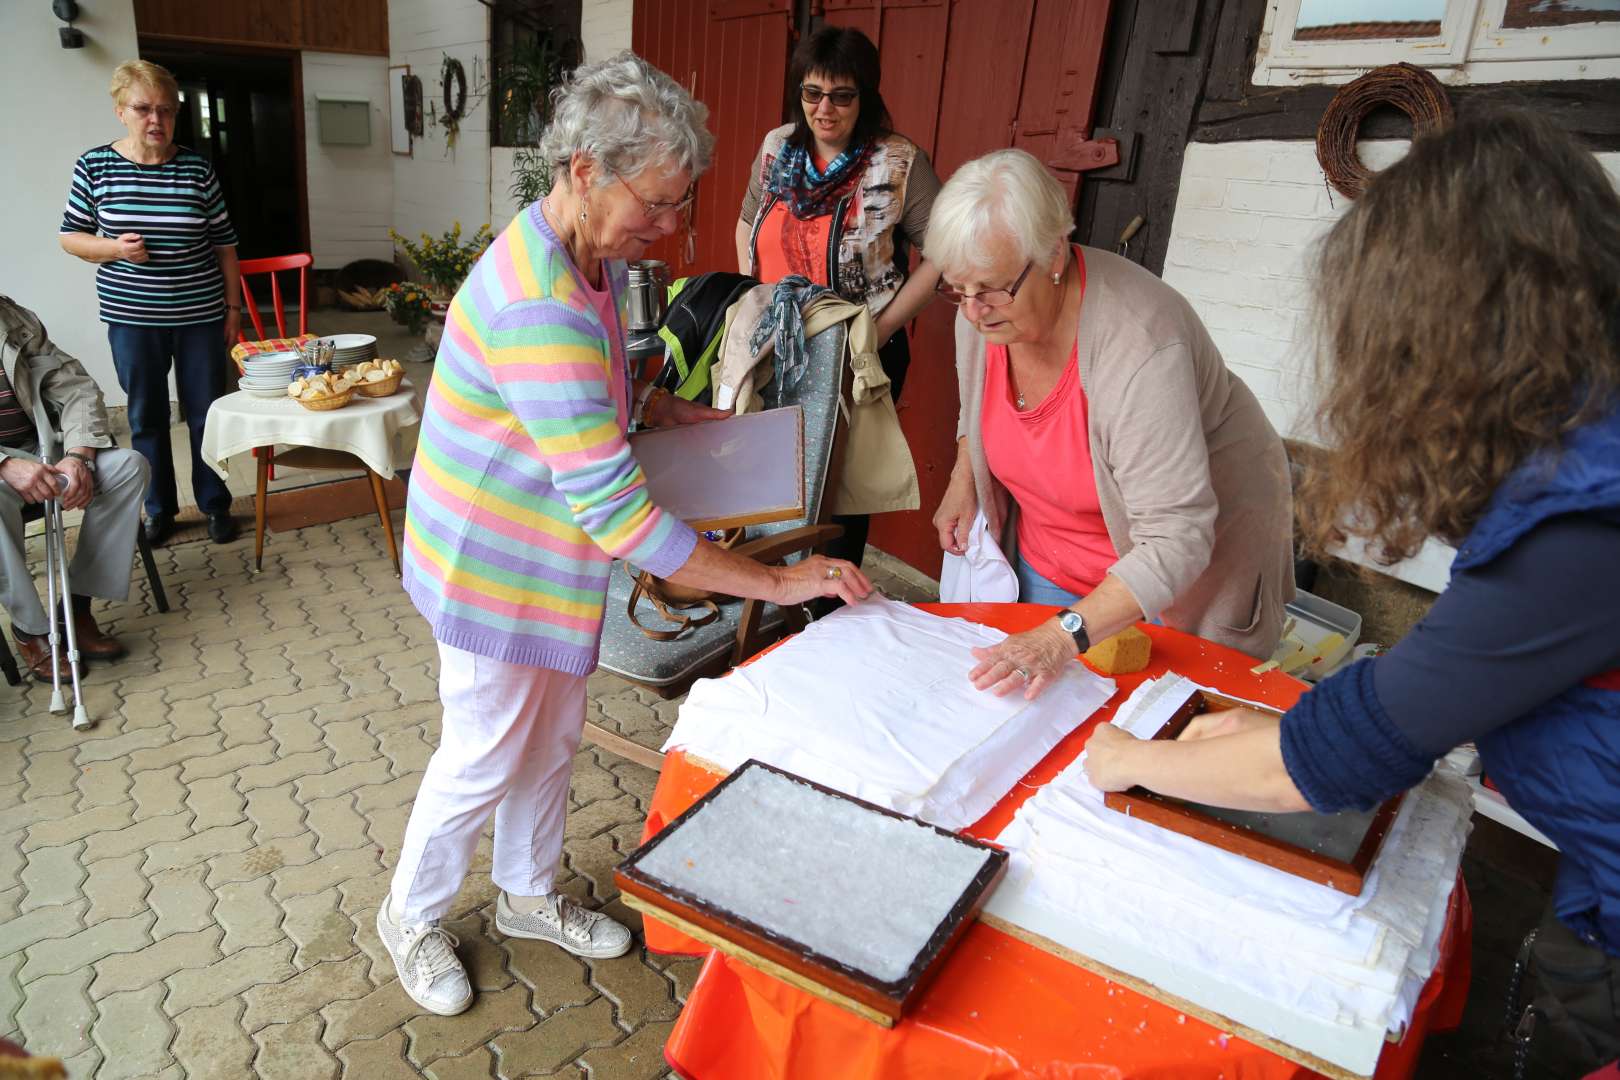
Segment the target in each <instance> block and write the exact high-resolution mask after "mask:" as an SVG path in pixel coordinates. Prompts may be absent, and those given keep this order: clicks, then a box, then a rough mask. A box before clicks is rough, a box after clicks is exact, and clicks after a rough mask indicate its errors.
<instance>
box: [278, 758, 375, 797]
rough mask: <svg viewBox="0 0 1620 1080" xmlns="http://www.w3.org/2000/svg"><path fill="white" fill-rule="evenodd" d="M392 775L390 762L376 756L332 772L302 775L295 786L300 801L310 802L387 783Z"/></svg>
mask: <svg viewBox="0 0 1620 1080" xmlns="http://www.w3.org/2000/svg"><path fill="white" fill-rule="evenodd" d="M392 775H393V773H392V772H391V771H390V770H389V767H388V762H387V761H386V760H385V759H383V758H380V757H374V758H372V759H371V760H370V761H356V762H353V763H351V764H348V765H344V766H342V767H341V768H337V769H333V770H332V771H331V772H325V773H315V774H314V775H311V776H304V777H301V778H299V780H298V781H297V783H296V784H295V785H294V786H295V788H296V790H297V792H298V799H299V801H300V802H303V803H305V804H308V803H310V802H312V801H313V800H315V799H325V798H330V797H331V796H333V795H345V794H347V793H349V792H351V791H353V790H354V789H356V788H359V787H365V786H368V785H371V784H384V783H387V782H388V780H389V778H390V777H391V776H392Z"/></svg>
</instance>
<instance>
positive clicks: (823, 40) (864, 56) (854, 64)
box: [787, 26, 894, 147]
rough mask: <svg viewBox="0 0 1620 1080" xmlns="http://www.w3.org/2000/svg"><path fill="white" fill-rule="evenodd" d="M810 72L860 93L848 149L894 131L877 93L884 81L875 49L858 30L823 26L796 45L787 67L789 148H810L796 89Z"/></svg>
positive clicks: (807, 130) (881, 98)
mask: <svg viewBox="0 0 1620 1080" xmlns="http://www.w3.org/2000/svg"><path fill="white" fill-rule="evenodd" d="M812 71H819V72H821V73H822V74H824V75H827V76H830V77H831V78H834V79H848V80H849V81H850V82H852V83H854V84H855V88H856V89H857V90H859V91H860V95H861V96H860V103H861V111H860V115H859V116H857V117H856V118H855V130H854V132H853V133H851V135H850V142H849V144H850V146H859V145H860V144H861V143H863V142H865V141H866V140H867V139H871V138H875V137H876V136H879V135H887V134H888V133H889V132H890V131H892V130H894V128H893V121H891V120H890V119H889V107H888V106H887V105H885V104H883V94H882V93H881V92H879V90H878V83H880V82H881V81H882V79H883V68H882V66H881V65H880V64H879V63H878V51H877V46H876V45H873V44H872V39H871V38H869V37H867V36H866V35H865V34H863V33H861V32H860V31H859V30H854V29H850V28H848V27H843V26H823V27H822V28H821V29H820V30H817V31H816V32H815V33H813V34H811V35H810V36H809V37H807V38H805V39H803V40H802V41H800V42H799V45H798V47H797V48H796V49H794V50H793V59H792V60H791V61H790V62H789V64H788V102H787V116H788V119H790V120H791V121H792V122H793V131H792V132H791V133H790V134H789V135H788V142H789V143H790V144H791V145H793V146H799V147H809V146H810V145H811V136H810V125H809V124H807V123H805V120H804V105H803V104H802V103H801V102H800V101H799V87H800V85H802V84H803V82H804V79H805V76H807V75H809V74H810V73H811V72H812Z"/></svg>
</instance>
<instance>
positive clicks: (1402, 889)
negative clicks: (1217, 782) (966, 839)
mask: <svg viewBox="0 0 1620 1080" xmlns="http://www.w3.org/2000/svg"><path fill="white" fill-rule="evenodd" d="M1177 678H1179V676H1178V677H1177ZM1148 695H1149V691H1147V690H1146V689H1139V690H1138V691H1137V692H1136V694H1133V697H1132V699H1131V700H1128V701H1127V702H1126V703H1125V704H1124V705H1122V706H1121V707H1120V709H1119V713H1120V714H1122V715H1123V716H1124V717H1125V720H1126V722H1127V725H1130V723H1131V713H1132V712H1140V709H1138V708H1134V707H1133V705H1132V702H1133V701H1134V702H1136V703H1137V704H1138V705H1139V704H1140V701H1141V700H1142V699H1144V698H1146V697H1147V696H1148ZM1162 700H1170V699H1168V698H1166V699H1162ZM1162 722H1163V721H1162V719H1157V720H1155V719H1149V720H1148V722H1147V723H1144V724H1142V725H1141V728H1140V729H1139V730H1150V731H1151V730H1157V729H1158V727H1159V726H1161V725H1162ZM1127 729H1129V727H1128V728H1127ZM1083 763H1084V755H1083V754H1082V755H1081V757H1080V759H1079V760H1076V761H1075V762H1074V763H1073V764H1072V765H1070V766H1069V767H1068V768H1067V769H1065V770H1064V771H1063V772H1062V773H1061V774H1059V775H1058V776H1057V777H1056V778H1055V779H1054V780H1053V781H1052V782H1051V783H1049V784H1047V785H1045V786H1044V787H1042V788H1041V790H1040V792H1039V793H1037V794H1036V796H1035V797H1034V798H1032V799H1031V800H1029V801H1028V802H1027V803H1025V804H1024V806H1023V807H1022V808H1020V810H1019V811H1018V814H1017V815H1016V816H1015V818H1014V820H1013V821H1012V823H1011V824H1009V825H1008V827H1007V828H1006V829H1005V830H1004V831H1003V832H1002V834H1001V835H1000V836H999V837H998V838H997V840H998V842H1000V843H1001V844H1003V845H1005V846H1006V847H1007V848H1008V849H1009V850H1010V851H1011V852H1012V856H1013V857H1012V862H1011V869H1010V870H1009V873H1008V875H1007V879H1006V880H1005V881H1004V882H1003V884H1002V885H1001V887H1000V889H999V890H998V891H997V893H996V894H995V896H993V897H992V898H991V901H990V905H989V907H988V908H987V910H989V911H990V912H991V913H993V914H1002V913H1003V912H1013V913H1014V914H1013V916H1012V917H1013V921H1019V917H1018V916H1017V914H1016V909H1018V908H1019V907H1020V906H1033V907H1034V908H1036V909H1040V910H1042V911H1044V912H1047V913H1055V914H1056V915H1058V916H1059V917H1060V918H1067V919H1074V920H1085V921H1086V923H1087V924H1088V926H1089V929H1090V930H1091V931H1098V932H1103V933H1106V935H1107V936H1108V937H1109V938H1110V939H1113V940H1115V941H1118V942H1120V943H1122V944H1123V945H1126V946H1129V947H1130V948H1133V949H1135V950H1137V951H1138V952H1139V953H1140V954H1141V955H1143V956H1146V957H1151V958H1158V959H1160V960H1166V961H1171V962H1173V963H1174V964H1175V965H1176V966H1177V967H1178V968H1179V969H1181V970H1186V971H1189V972H1190V973H1192V974H1193V975H1196V976H1198V978H1197V979H1190V980H1189V983H1191V982H1195V981H1196V982H1200V983H1207V982H1208V981H1209V980H1212V979H1213V980H1216V981H1218V982H1220V983H1222V984H1224V985H1228V986H1231V987H1234V988H1238V989H1241V990H1242V991H1244V992H1246V993H1248V994H1252V995H1255V996H1256V997H1257V998H1259V999H1262V1000H1263V1001H1265V1002H1267V1003H1269V1005H1270V1006H1272V1007H1275V1008H1282V1009H1287V1010H1292V1011H1294V1012H1296V1013H1299V1014H1302V1015H1304V1016H1307V1017H1311V1018H1313V1019H1315V1020H1320V1021H1327V1022H1330V1023H1334V1024H1341V1025H1371V1026H1373V1027H1375V1029H1376V1030H1378V1031H1385V1030H1390V1031H1398V1030H1400V1029H1402V1028H1403V1027H1404V1026H1405V1024H1406V1022H1407V1021H1408V1020H1409V1019H1410V1018H1411V1015H1412V1008H1413V1006H1414V1005H1415V1004H1416V1001H1417V997H1418V995H1419V993H1421V991H1422V988H1423V984H1424V983H1425V982H1426V981H1427V980H1428V977H1429V976H1430V974H1432V973H1433V971H1434V967H1435V964H1436V963H1437V962H1438V960H1439V938H1440V933H1441V930H1442V929H1443V927H1444V922H1445V912H1446V906H1447V902H1448V900H1449V898H1450V895H1451V890H1452V888H1453V886H1454V884H1455V881H1456V876H1457V864H1458V861H1459V860H1460V858H1461V856H1462V849H1463V846H1464V844H1465V842H1466V840H1467V837H1468V830H1469V816H1470V813H1471V803H1470V799H1469V791H1468V786H1467V784H1466V782H1465V781H1463V779H1462V778H1461V777H1460V776H1458V775H1457V774H1456V773H1455V772H1454V771H1453V770H1451V769H1450V768H1449V767H1447V766H1442V767H1441V768H1440V769H1437V770H1436V771H1435V772H1434V773H1433V774H1431V775H1430V777H1429V778H1428V780H1426V781H1425V782H1424V783H1423V784H1421V785H1419V786H1418V787H1417V788H1415V789H1413V790H1412V792H1410V793H1409V794H1408V796H1407V798H1406V801H1405V803H1404V804H1403V806H1402V808H1401V812H1400V814H1399V815H1398V816H1397V817H1396V820H1395V823H1394V825H1393V826H1391V828H1390V832H1389V835H1388V837H1386V839H1385V841H1384V845H1383V848H1382V850H1381V851H1380V853H1379V856H1378V859H1377V861H1376V862H1375V863H1374V865H1373V869H1372V870H1371V872H1370V873H1369V875H1368V878H1367V883H1366V885H1365V886H1364V887H1363V889H1362V892H1361V895H1359V896H1349V895H1347V894H1345V893H1341V892H1338V891H1337V890H1334V889H1330V888H1328V887H1327V886H1324V885H1317V884H1315V883H1312V882H1309V881H1306V880H1304V879H1303V878H1299V877H1295V876H1294V875H1291V874H1285V873H1283V872H1282V871H1279V870H1274V869H1272V868H1271V867H1268V866H1264V865H1262V864H1260V863H1257V862H1254V861H1252V860H1250V859H1246V858H1244V857H1242V856H1239V855H1234V854H1232V853H1230V852H1226V851H1222V850H1220V849H1218V848H1214V847H1211V846H1209V845H1207V844H1204V843H1202V842H1200V841H1197V840H1194V839H1192V838H1191V837H1187V836H1183V835H1181V834H1179V833H1174V832H1170V831H1169V830H1166V829H1162V828H1159V827H1158V826H1155V825H1152V824H1150V823H1148V822H1145V821H1142V820H1140V819H1137V818H1133V817H1129V816H1127V815H1125V814H1122V813H1119V812H1117V811H1114V810H1110V809H1108V808H1107V807H1106V806H1105V805H1104V804H1103V797H1102V793H1101V792H1100V791H1098V790H1097V789H1096V788H1095V787H1093V786H1092V784H1091V782H1090V781H1089V780H1087V779H1086V776H1085V772H1084V771H1083ZM1004 917H1005V916H1004ZM1110 962H1112V963H1114V964H1115V966H1119V958H1118V957H1117V956H1116V957H1114V958H1113V960H1111V961H1110ZM1124 970H1126V971H1127V972H1128V973H1132V974H1135V973H1136V972H1132V971H1131V970H1130V967H1129V966H1126V967H1125V969H1124ZM1160 985H1161V988H1162V989H1164V990H1165V991H1167V992H1169V993H1172V994H1177V995H1178V996H1182V997H1187V998H1189V999H1190V1000H1193V1001H1195V1002H1196V1003H1197V1004H1200V1005H1204V1006H1206V1007H1208V1008H1211V1009H1215V1010H1216V1011H1224V1010H1223V1008H1222V1002H1221V1001H1219V1000H1213V1001H1202V1000H1199V999H1198V997H1197V995H1196V994H1195V993H1191V992H1188V991H1187V988H1185V987H1180V986H1177V985H1165V984H1163V983H1161V984H1160ZM1228 1015H1230V1014H1228Z"/></svg>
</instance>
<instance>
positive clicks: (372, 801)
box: [354, 774, 422, 837]
mask: <svg viewBox="0 0 1620 1080" xmlns="http://www.w3.org/2000/svg"><path fill="white" fill-rule="evenodd" d="M421 786H422V777H421V776H419V775H416V774H410V775H406V776H401V777H399V778H398V779H395V780H390V781H389V782H388V783H386V784H372V785H369V786H367V787H360V788H356V789H355V791H354V808H355V809H356V810H359V811H360V812H361V813H362V814H366V815H367V816H370V815H371V814H373V813H375V812H376V811H378V810H385V809H388V808H389V807H394V806H401V805H404V804H405V803H409V802H411V801H412V800H414V799H415V798H416V792H417V789H418V788H420V787H421ZM371 835H372V836H373V837H375V836H376V835H377V832H376V830H375V829H373V830H372V832H371Z"/></svg>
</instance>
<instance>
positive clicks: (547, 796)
mask: <svg viewBox="0 0 1620 1080" xmlns="http://www.w3.org/2000/svg"><path fill="white" fill-rule="evenodd" d="M439 699H440V700H441V701H442V702H443V703H444V727H443V731H442V734H441V735H440V738H439V748H438V749H437V750H435V751H433V756H432V757H431V758H430V759H428V767H427V772H426V773H425V774H424V775H423V777H422V786H421V787H420V788H419V789H418V790H417V792H416V802H415V804H414V805H413V806H412V807H411V817H410V821H409V822H407V823H406V826H405V839H404V841H403V843H402V844H401V845H400V853H399V865H398V866H396V867H395V868H394V877H393V885H392V888H391V891H390V895H391V896H392V897H393V898H394V900H395V902H396V903H398V904H399V905H400V911H401V915H402V917H403V919H404V921H405V922H407V923H418V922H425V921H431V920H433V919H438V918H442V917H444V916H445V915H447V914H448V913H449V911H450V903H451V901H452V900H454V899H455V895H456V892H457V890H459V889H460V888H461V882H462V879H463V878H465V877H466V876H467V867H468V866H469V865H470V864H471V862H472V856H473V851H474V849H475V848H476V847H477V846H478V834H479V833H480V832H482V831H483V828H484V822H486V821H488V820H489V815H490V812H491V811H493V812H494V814H495V851H494V868H493V870H492V872H491V875H490V876H491V877H493V878H494V879H495V884H497V885H499V886H500V887H501V888H503V889H505V890H506V891H507V892H508V893H512V894H514V895H518V896H540V895H542V894H544V893H548V892H550V891H551V886H552V881H553V879H554V877H555V875H556V872H557V862H558V860H559V859H560V858H561V857H562V845H563V824H564V821H565V819H566V818H567V815H568V777H569V774H570V772H571V771H572V769H573V764H574V752H575V751H576V750H578V749H579V734H580V731H581V730H582V729H583V728H584V726H585V680H584V679H583V678H581V677H580V676H578V675H568V674H565V673H563V672H561V671H552V670H549V669H547V668H539V667H529V666H527V665H524V664H508V663H505V662H504V661H500V660H492V659H490V658H489V657H487V656H479V655H477V654H475V653H470V652H465V651H463V650H461V649H456V648H452V647H451V646H449V645H446V644H444V643H443V642H440V643H439Z"/></svg>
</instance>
